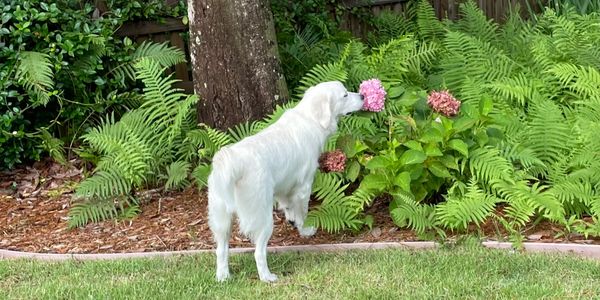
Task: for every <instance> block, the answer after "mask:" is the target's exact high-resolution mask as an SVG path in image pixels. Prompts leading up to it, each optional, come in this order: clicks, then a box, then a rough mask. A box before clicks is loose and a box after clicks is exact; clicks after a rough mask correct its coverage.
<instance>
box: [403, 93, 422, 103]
mask: <svg viewBox="0 0 600 300" xmlns="http://www.w3.org/2000/svg"><path fill="white" fill-rule="evenodd" d="M419 99H420V97H419V95H418V94H417V93H416V92H410V93H404V95H402V97H400V99H398V104H400V105H402V106H412V105H413V104H415V103H416V102H417V101H419Z"/></svg>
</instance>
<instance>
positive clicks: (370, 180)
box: [360, 174, 389, 192]
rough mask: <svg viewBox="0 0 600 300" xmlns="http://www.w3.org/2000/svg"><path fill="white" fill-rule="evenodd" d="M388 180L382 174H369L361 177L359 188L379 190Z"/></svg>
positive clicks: (386, 184)
mask: <svg viewBox="0 0 600 300" xmlns="http://www.w3.org/2000/svg"><path fill="white" fill-rule="evenodd" d="M388 183H389V181H388V180H387V178H386V177H385V175H383V174H369V175H367V176H365V178H363V180H362V182H361V183H360V188H364V189H367V190H370V191H376V192H381V191H383V190H384V189H385V188H386V187H387V186H388Z"/></svg>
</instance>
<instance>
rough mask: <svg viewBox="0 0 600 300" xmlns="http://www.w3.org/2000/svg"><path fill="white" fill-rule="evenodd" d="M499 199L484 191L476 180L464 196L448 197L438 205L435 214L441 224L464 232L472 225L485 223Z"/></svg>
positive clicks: (470, 184)
mask: <svg viewBox="0 0 600 300" xmlns="http://www.w3.org/2000/svg"><path fill="white" fill-rule="evenodd" d="M496 202H498V199H497V198H496V197H494V196H492V195H489V194H487V193H485V192H484V191H482V190H481V189H480V188H479V187H478V186H477V181H476V180H473V179H472V180H471V181H470V182H469V185H468V186H467V192H466V194H465V195H464V196H453V195H450V196H448V197H446V201H445V202H442V203H440V204H438V205H437V206H436V208H435V214H436V217H437V219H438V220H439V222H440V224H442V225H444V226H446V227H448V228H451V229H459V230H464V229H467V226H468V225H469V224H470V223H474V224H475V225H478V226H479V224H481V223H483V222H484V221H485V220H486V219H487V218H488V217H489V216H490V215H491V214H492V213H493V211H494V208H495V205H496Z"/></svg>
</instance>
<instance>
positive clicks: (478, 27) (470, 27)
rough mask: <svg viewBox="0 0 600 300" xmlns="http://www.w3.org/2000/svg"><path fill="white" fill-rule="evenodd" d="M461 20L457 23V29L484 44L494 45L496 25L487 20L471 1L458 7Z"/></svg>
mask: <svg viewBox="0 0 600 300" xmlns="http://www.w3.org/2000/svg"><path fill="white" fill-rule="evenodd" d="M459 11H460V15H461V18H460V19H459V20H458V21H457V25H458V28H460V30H461V31H462V32H464V33H467V34H469V35H471V36H473V37H476V38H478V39H480V40H481V41H484V42H489V43H495V42H496V38H497V34H498V24H496V23H495V22H494V21H493V20H491V19H489V18H488V17H487V16H486V15H485V14H484V13H483V11H482V10H481V9H480V8H479V7H478V6H477V4H475V2H473V1H472V0H469V1H467V2H466V3H464V4H461V5H460V10H459Z"/></svg>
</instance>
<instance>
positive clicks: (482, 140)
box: [475, 130, 490, 147]
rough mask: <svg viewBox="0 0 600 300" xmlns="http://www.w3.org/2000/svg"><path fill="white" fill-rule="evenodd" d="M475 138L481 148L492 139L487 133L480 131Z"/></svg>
mask: <svg viewBox="0 0 600 300" xmlns="http://www.w3.org/2000/svg"><path fill="white" fill-rule="evenodd" d="M475 137H476V140H477V144H479V146H481V147H483V146H484V145H485V144H487V143H488V141H489V140H490V138H489V137H488V135H487V132H486V131H485V130H478V131H477V133H475Z"/></svg>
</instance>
